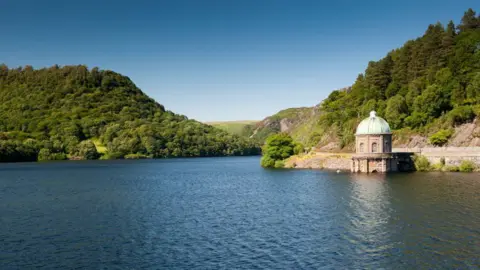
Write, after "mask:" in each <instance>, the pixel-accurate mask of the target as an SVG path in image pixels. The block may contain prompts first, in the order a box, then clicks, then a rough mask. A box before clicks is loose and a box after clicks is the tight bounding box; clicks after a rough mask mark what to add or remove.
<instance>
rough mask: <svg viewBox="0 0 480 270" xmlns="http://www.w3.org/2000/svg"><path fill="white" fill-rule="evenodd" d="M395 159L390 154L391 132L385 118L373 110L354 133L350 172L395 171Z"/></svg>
mask: <svg viewBox="0 0 480 270" xmlns="http://www.w3.org/2000/svg"><path fill="white" fill-rule="evenodd" d="M397 170H398V168H397V161H396V159H395V158H394V157H393V155H392V132H391V130H390V126H389V125H388V123H387V121H385V119H383V118H381V117H378V116H377V115H376V112H375V111H372V112H370V116H369V117H368V118H365V119H364V120H363V121H362V122H360V124H359V125H358V127H357V132H356V133H355V155H354V156H353V157H352V172H390V171H397Z"/></svg>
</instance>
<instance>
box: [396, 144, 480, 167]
mask: <svg viewBox="0 0 480 270" xmlns="http://www.w3.org/2000/svg"><path fill="white" fill-rule="evenodd" d="M393 151H394V152H412V153H415V154H417V155H422V156H424V157H426V158H427V159H428V161H429V162H430V163H431V164H436V163H440V162H441V160H442V159H444V160H445V165H455V166H458V165H460V163H461V162H462V160H470V161H472V162H474V163H475V164H477V165H478V166H480V147H425V148H394V149H393Z"/></svg>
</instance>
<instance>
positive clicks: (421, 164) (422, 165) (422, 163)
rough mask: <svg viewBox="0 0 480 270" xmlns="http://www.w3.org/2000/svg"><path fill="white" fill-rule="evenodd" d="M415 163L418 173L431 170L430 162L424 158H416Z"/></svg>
mask: <svg viewBox="0 0 480 270" xmlns="http://www.w3.org/2000/svg"><path fill="white" fill-rule="evenodd" d="M414 163H415V169H417V171H420V172H424V171H428V170H430V162H429V161H428V159H427V158H426V157H424V156H416V157H415V158H414Z"/></svg>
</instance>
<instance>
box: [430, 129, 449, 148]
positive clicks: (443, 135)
mask: <svg viewBox="0 0 480 270" xmlns="http://www.w3.org/2000/svg"><path fill="white" fill-rule="evenodd" d="M452 135H453V131H452V130H451V129H442V130H440V131H438V132H437V133H435V134H433V135H432V136H430V137H429V138H428V140H429V142H430V143H431V144H433V145H436V146H442V145H444V144H446V143H447V142H448V139H450V137H452Z"/></svg>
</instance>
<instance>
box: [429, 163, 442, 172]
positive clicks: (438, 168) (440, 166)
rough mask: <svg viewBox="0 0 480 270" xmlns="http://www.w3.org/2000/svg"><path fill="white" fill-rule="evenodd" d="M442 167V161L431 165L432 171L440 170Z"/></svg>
mask: <svg viewBox="0 0 480 270" xmlns="http://www.w3.org/2000/svg"><path fill="white" fill-rule="evenodd" d="M442 169H443V164H442V163H435V164H433V165H432V170H434V171H441V170H442Z"/></svg>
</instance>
